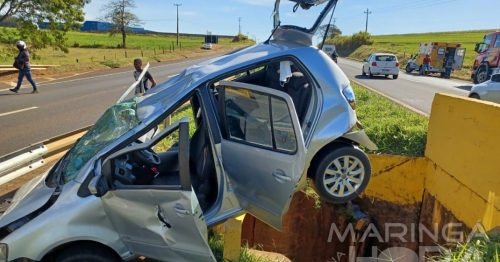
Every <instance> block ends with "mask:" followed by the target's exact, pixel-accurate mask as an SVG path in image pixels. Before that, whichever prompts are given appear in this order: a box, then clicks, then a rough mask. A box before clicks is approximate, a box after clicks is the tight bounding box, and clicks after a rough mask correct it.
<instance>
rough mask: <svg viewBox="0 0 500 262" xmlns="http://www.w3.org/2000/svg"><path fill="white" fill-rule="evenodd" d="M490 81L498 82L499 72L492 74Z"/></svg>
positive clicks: (499, 79) (499, 78)
mask: <svg viewBox="0 0 500 262" xmlns="http://www.w3.org/2000/svg"><path fill="white" fill-rule="evenodd" d="M491 82H500V74H494V75H492V76H491Z"/></svg>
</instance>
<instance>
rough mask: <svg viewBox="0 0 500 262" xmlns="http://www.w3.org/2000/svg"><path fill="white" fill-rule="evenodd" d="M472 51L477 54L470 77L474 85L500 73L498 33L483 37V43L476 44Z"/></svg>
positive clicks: (499, 36) (499, 38)
mask: <svg viewBox="0 0 500 262" xmlns="http://www.w3.org/2000/svg"><path fill="white" fill-rule="evenodd" d="M474 51H476V52H477V56H476V60H474V66H473V68H472V69H473V71H472V75H471V78H472V81H473V82H474V84H480V83H482V82H485V81H487V80H488V79H490V77H491V75H493V74H496V73H500V70H499V63H500V31H496V32H492V33H490V34H487V35H485V36H484V37H483V42H481V43H476V47H475V48H474Z"/></svg>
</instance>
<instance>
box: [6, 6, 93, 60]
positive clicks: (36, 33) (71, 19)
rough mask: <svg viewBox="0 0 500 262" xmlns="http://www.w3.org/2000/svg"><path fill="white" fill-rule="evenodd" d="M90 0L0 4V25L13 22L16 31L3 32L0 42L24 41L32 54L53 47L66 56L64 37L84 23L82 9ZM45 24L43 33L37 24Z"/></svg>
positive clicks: (66, 48)
mask: <svg viewBox="0 0 500 262" xmlns="http://www.w3.org/2000/svg"><path fill="white" fill-rule="evenodd" d="M90 1H91V0H0V22H5V23H12V22H15V25H17V26H16V30H7V29H5V28H4V29H3V30H2V31H3V32H1V33H0V41H1V42H3V43H11V42H15V41H16V40H18V39H22V40H24V41H26V42H27V43H28V45H29V47H30V49H32V50H37V49H42V48H46V47H47V46H51V47H54V48H56V49H58V50H62V51H64V52H66V53H67V52H69V50H68V43H67V38H66V33H67V32H68V31H70V30H74V29H78V28H80V27H81V26H82V23H83V21H84V19H85V17H84V13H83V7H84V5H85V4H88V3H90ZM42 22H47V23H48V28H47V30H39V28H38V24H39V23H42Z"/></svg>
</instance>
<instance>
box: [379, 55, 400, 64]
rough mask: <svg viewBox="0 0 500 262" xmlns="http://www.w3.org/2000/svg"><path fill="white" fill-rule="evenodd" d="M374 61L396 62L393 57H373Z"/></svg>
mask: <svg viewBox="0 0 500 262" xmlns="http://www.w3.org/2000/svg"><path fill="white" fill-rule="evenodd" d="M375 61H391V62H392V61H396V57H395V56H393V55H378V56H376V57H375Z"/></svg>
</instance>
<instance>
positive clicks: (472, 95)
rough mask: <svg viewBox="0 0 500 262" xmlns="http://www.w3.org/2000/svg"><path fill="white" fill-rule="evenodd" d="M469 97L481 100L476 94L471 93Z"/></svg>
mask: <svg viewBox="0 0 500 262" xmlns="http://www.w3.org/2000/svg"><path fill="white" fill-rule="evenodd" d="M469 97H470V98H474V99H479V100H481V98H480V97H479V96H478V95H477V94H471V95H470V96H469Z"/></svg>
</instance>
